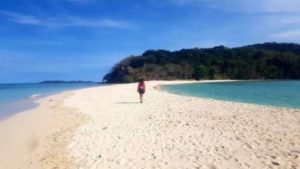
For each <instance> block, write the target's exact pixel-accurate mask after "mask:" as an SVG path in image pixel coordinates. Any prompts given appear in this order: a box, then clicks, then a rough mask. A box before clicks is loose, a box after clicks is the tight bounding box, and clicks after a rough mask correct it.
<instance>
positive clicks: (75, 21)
mask: <svg viewBox="0 0 300 169" xmlns="http://www.w3.org/2000/svg"><path fill="white" fill-rule="evenodd" d="M2 13H3V14H5V15H6V16H7V17H8V20H10V21H12V22H15V23H18V24H24V25H34V26H41V27H48V28H63V27H82V28H115V29H134V27H133V26H132V24H130V23H128V22H123V21H118V20H113V19H108V18H101V19H99V18H97V19H95V18H93V19H90V18H88V19H87V18H81V17H74V16H63V17H59V18H40V17H37V16H33V15H25V14H20V13H13V12H6V11H5V12H2Z"/></svg>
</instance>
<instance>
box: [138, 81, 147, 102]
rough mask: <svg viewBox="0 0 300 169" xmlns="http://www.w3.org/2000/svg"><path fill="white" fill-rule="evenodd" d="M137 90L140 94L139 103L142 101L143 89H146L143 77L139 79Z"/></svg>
mask: <svg viewBox="0 0 300 169" xmlns="http://www.w3.org/2000/svg"><path fill="white" fill-rule="evenodd" d="M137 91H138V92H139V94H140V103H143V94H144V93H145V91H146V86H145V83H144V79H141V80H140V81H139V84H138V88H137Z"/></svg>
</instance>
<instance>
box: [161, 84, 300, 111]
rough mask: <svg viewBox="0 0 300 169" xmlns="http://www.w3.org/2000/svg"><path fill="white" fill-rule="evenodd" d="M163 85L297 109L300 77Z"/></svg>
mask: <svg viewBox="0 0 300 169" xmlns="http://www.w3.org/2000/svg"><path fill="white" fill-rule="evenodd" d="M162 89H163V90H167V91H168V92H171V93H175V94H179V95H187V96H193V97H201V98H210V99H216V100H225V101H233V102H242V103H252V104H259V105H269V106H276V107H287V108H298V109H300V80H270V81H238V82H221V83H214V82H211V83H193V84H178V85H166V86H162Z"/></svg>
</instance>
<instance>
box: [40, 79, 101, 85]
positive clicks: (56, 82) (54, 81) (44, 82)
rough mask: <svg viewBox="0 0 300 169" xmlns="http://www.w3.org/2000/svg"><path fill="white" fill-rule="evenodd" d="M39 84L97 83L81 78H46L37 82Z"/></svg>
mask: <svg viewBox="0 0 300 169" xmlns="http://www.w3.org/2000/svg"><path fill="white" fill-rule="evenodd" d="M39 83H40V84H59V83H97V82H92V81H82V80H72V81H63V80H46V81H42V82H39Z"/></svg>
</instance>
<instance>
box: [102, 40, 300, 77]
mask: <svg viewBox="0 0 300 169" xmlns="http://www.w3.org/2000/svg"><path fill="white" fill-rule="evenodd" d="M140 78H144V79H146V80H184V79H196V80H200V79H300V45H298V44H293V43H275V42H273V43H263V44H254V45H248V46H243V47H236V48H228V47H224V46H217V47H213V48H194V49H182V50H179V51H167V50H148V51H146V52H144V53H143V54H142V55H139V56H129V57H127V58H125V59H123V60H122V61H120V62H119V63H117V64H116V65H115V66H114V67H113V68H112V70H111V71H110V72H109V73H107V74H106V75H105V76H104V78H103V81H104V82H106V83H129V82H135V81H138V79H140Z"/></svg>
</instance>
